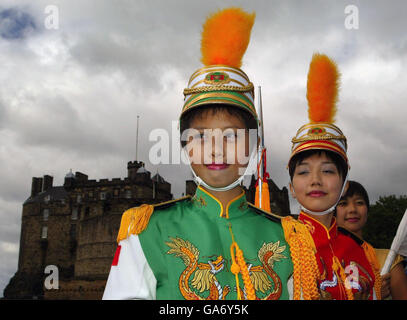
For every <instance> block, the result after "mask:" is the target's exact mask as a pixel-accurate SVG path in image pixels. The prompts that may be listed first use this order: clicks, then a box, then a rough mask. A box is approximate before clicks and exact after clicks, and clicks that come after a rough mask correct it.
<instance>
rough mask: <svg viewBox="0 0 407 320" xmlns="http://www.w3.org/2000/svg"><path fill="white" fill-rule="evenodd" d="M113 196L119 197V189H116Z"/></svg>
mask: <svg viewBox="0 0 407 320" xmlns="http://www.w3.org/2000/svg"><path fill="white" fill-rule="evenodd" d="M113 194H114V196H115V197H118V196H119V189H114V191H113Z"/></svg>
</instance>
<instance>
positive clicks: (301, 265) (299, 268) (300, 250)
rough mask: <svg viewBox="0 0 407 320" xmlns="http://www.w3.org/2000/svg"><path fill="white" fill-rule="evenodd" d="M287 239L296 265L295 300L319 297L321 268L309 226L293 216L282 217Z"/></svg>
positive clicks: (294, 276) (294, 275)
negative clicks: (318, 286)
mask: <svg viewBox="0 0 407 320" xmlns="http://www.w3.org/2000/svg"><path fill="white" fill-rule="evenodd" d="M281 226H282V227H283V230H284V236H285V240H286V241H287V243H288V244H289V246H290V252H291V259H292V262H293V266H294V274H293V280H294V285H293V287H294V297H293V298H294V300H300V299H301V298H303V299H304V300H316V299H319V292H318V288H317V279H318V277H319V269H318V264H317V260H316V257H315V253H316V247H315V243H314V239H313V238H312V235H311V233H310V232H309V230H308V229H307V226H306V225H305V224H304V223H302V222H301V221H298V220H296V219H294V218H293V217H291V216H287V217H282V218H281Z"/></svg>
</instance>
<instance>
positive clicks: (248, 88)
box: [184, 82, 254, 95]
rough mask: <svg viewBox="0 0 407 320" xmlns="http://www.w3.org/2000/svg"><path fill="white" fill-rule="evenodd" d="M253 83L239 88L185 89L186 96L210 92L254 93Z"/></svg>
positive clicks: (209, 87) (221, 86)
mask: <svg viewBox="0 0 407 320" xmlns="http://www.w3.org/2000/svg"><path fill="white" fill-rule="evenodd" d="M253 88H254V86H253V83H251V82H250V83H249V84H248V85H247V86H244V87H238V86H226V85H220V86H205V87H198V88H186V89H184V95H189V94H194V93H202V92H210V91H235V92H252V91H253Z"/></svg>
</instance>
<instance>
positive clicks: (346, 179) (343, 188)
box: [291, 169, 349, 216]
mask: <svg viewBox="0 0 407 320" xmlns="http://www.w3.org/2000/svg"><path fill="white" fill-rule="evenodd" d="M348 176H349V169H348V172H347V173H346V177H345V180H344V182H343V185H342V190H341V193H340V195H339V197H338V200H337V201H336V203H335V204H334V205H333V206H332V207H330V208H328V209H326V210H324V211H311V210H308V209H307V208H305V207H304V206H303V205H302V204H300V207H301V210H302V211H304V212H305V213H308V214H312V215H315V216H323V215H326V214H328V213H331V212H333V211H334V210H335V208H336V206H337V205H338V203H339V201H340V200H341V198H342V196H343V194H344V191H345V187H346V182H347V181H348ZM291 185H292V188H293V191H294V185H293V184H292V181H291ZM294 194H295V192H294Z"/></svg>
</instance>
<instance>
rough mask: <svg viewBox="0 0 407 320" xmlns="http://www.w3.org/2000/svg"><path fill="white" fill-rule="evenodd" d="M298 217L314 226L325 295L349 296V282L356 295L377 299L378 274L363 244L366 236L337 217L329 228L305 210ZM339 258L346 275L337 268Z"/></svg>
mask: <svg viewBox="0 0 407 320" xmlns="http://www.w3.org/2000/svg"><path fill="white" fill-rule="evenodd" d="M298 219H299V220H300V221H302V222H303V223H305V225H306V226H307V228H308V229H309V230H310V232H311V234H312V237H313V239H314V242H315V246H316V248H317V254H316V258H317V262H318V267H319V271H320V279H319V281H318V288H319V291H320V294H321V299H335V300H347V299H348V296H347V293H346V290H345V285H346V286H347V288H348V289H351V290H352V293H353V296H354V299H363V300H367V299H368V300H372V299H374V298H375V294H374V282H375V275H374V272H373V269H372V267H371V265H370V263H369V261H368V259H367V258H366V254H365V252H364V250H363V248H362V244H363V240H361V239H360V238H358V237H357V236H355V235H354V234H352V233H351V232H349V231H347V230H346V229H343V228H340V227H338V226H337V224H336V219H335V218H333V219H332V223H331V226H330V228H329V230H328V229H327V228H326V227H325V226H324V225H323V224H321V223H320V222H319V221H317V220H315V219H314V218H312V217H311V216H309V215H307V214H306V213H304V212H301V213H300V216H299V218H298ZM335 257H336V258H337V259H336V258H335ZM335 260H336V261H339V263H340V265H341V266H342V272H343V271H344V273H342V276H341V272H340V269H338V268H336V269H337V271H336V272H335V270H334V269H335V263H334V261H335ZM341 278H342V279H341ZM343 278H345V282H344V281H343Z"/></svg>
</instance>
